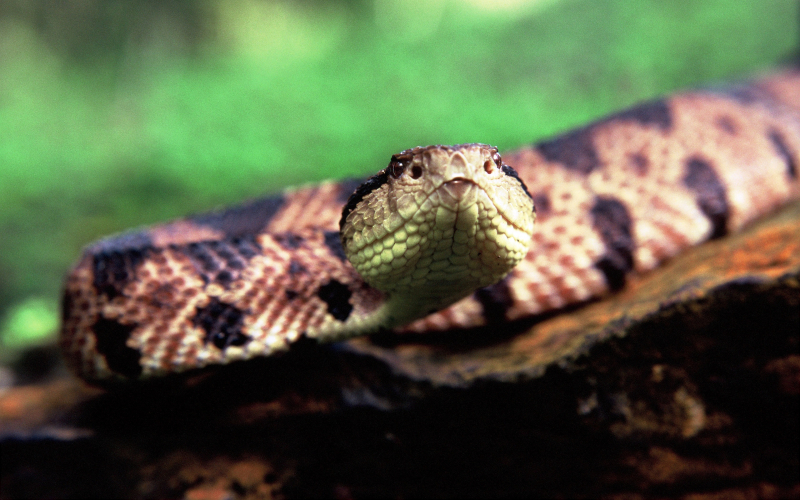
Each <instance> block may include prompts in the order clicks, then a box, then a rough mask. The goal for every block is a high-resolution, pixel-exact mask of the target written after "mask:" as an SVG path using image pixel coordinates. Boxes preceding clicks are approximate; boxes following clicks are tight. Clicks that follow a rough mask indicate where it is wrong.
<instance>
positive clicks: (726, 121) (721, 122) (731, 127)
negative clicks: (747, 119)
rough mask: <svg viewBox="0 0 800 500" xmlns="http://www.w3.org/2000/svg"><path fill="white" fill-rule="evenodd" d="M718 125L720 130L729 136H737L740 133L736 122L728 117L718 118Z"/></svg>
mask: <svg viewBox="0 0 800 500" xmlns="http://www.w3.org/2000/svg"><path fill="white" fill-rule="evenodd" d="M716 124H717V127H719V128H720V130H722V131H723V132H725V133H727V134H730V135H736V134H737V133H738V132H739V127H737V126H736V122H735V121H734V120H733V118H732V117H730V116H728V115H723V116H718V117H717V119H716Z"/></svg>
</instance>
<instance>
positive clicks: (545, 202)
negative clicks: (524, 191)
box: [531, 193, 553, 215]
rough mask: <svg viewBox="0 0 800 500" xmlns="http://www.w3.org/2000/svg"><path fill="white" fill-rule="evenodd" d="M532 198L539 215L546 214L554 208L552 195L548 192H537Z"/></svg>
mask: <svg viewBox="0 0 800 500" xmlns="http://www.w3.org/2000/svg"><path fill="white" fill-rule="evenodd" d="M531 198H532V199H533V208H534V209H535V210H536V214H537V215H546V214H548V213H550V211H551V210H552V209H553V204H552V203H551V202H550V196H549V195H548V194H547V193H536V194H535V195H533V196H532V197H531Z"/></svg>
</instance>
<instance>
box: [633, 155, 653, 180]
mask: <svg viewBox="0 0 800 500" xmlns="http://www.w3.org/2000/svg"><path fill="white" fill-rule="evenodd" d="M628 161H629V162H630V164H631V165H632V166H633V169H634V170H635V171H636V174H637V175H639V176H645V175H647V171H648V170H649V169H650V160H649V159H647V157H646V156H645V155H643V154H642V153H633V154H630V155H628Z"/></svg>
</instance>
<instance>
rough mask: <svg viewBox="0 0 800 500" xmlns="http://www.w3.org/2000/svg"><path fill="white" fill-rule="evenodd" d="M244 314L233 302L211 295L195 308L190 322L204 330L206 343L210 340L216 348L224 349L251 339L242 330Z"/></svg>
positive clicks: (241, 344) (243, 343)
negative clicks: (206, 303) (200, 305)
mask: <svg viewBox="0 0 800 500" xmlns="http://www.w3.org/2000/svg"><path fill="white" fill-rule="evenodd" d="M244 315H245V311H242V310H241V309H239V308H237V307H236V306H234V305H233V304H228V303H225V302H222V301H221V300H219V299H218V298H216V297H211V299H210V300H209V302H208V305H207V306H205V307H198V308H197V313H196V314H195V315H194V317H193V318H192V324H193V325H194V326H196V327H200V328H202V329H203V330H204V331H205V332H206V334H205V337H204V341H205V343H206V344H208V343H209V342H210V343H212V344H213V345H214V346H215V347H217V349H220V350H224V349H225V348H227V347H229V346H243V345H245V344H246V343H248V342H250V340H252V339H251V337H250V336H249V335H246V334H245V333H243V332H242V326H243V325H244Z"/></svg>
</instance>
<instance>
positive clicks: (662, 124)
mask: <svg viewBox="0 0 800 500" xmlns="http://www.w3.org/2000/svg"><path fill="white" fill-rule="evenodd" d="M614 120H625V121H634V122H636V123H639V124H641V125H648V126H651V125H655V126H656V127H658V128H660V129H661V130H665V131H666V130H669V129H671V128H672V111H671V110H670V108H669V103H668V102H667V101H666V100H664V99H660V100H657V101H651V102H646V103H644V104H640V105H638V106H634V107H632V108H630V109H626V110H625V111H621V112H619V113H616V114H614V115H611V116H610V117H608V118H606V119H605V120H603V122H610V121H614Z"/></svg>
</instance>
